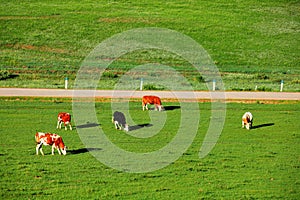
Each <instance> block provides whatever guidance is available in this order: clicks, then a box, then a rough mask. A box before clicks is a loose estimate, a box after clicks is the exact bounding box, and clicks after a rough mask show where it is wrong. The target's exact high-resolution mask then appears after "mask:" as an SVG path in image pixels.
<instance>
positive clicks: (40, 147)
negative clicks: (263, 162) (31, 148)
mask: <svg viewBox="0 0 300 200" xmlns="http://www.w3.org/2000/svg"><path fill="white" fill-rule="evenodd" d="M42 146H43V143H39V144H37V145H36V148H35V150H36V155H39V150H40V151H41V154H42V155H44V152H43V150H42Z"/></svg>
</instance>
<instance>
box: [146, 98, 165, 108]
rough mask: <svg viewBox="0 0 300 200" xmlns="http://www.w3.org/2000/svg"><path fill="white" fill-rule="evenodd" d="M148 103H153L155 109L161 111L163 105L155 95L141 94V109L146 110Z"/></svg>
mask: <svg viewBox="0 0 300 200" xmlns="http://www.w3.org/2000/svg"><path fill="white" fill-rule="evenodd" d="M148 104H153V105H154V106H155V110H159V111H162V110H163V106H162V105H161V100H160V98H159V97H157V96H143V98H142V106H143V111H144V110H145V108H146V110H148V106H147V105H148Z"/></svg>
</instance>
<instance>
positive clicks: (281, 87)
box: [280, 80, 283, 92]
mask: <svg viewBox="0 0 300 200" xmlns="http://www.w3.org/2000/svg"><path fill="white" fill-rule="evenodd" d="M282 91H283V80H281V82H280V92H282Z"/></svg>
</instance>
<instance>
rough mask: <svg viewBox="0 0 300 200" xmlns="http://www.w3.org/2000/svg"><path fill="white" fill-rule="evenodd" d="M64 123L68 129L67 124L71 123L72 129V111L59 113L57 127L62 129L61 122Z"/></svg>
mask: <svg viewBox="0 0 300 200" xmlns="http://www.w3.org/2000/svg"><path fill="white" fill-rule="evenodd" d="M62 123H64V125H65V130H68V128H67V125H69V127H70V130H72V125H71V115H70V113H66V112H61V113H58V116H57V126H56V128H59V129H61V124H62Z"/></svg>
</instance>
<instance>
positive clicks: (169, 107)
mask: <svg viewBox="0 0 300 200" xmlns="http://www.w3.org/2000/svg"><path fill="white" fill-rule="evenodd" d="M180 108H181V107H180V106H164V109H165V111H168V110H176V109H180Z"/></svg>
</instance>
